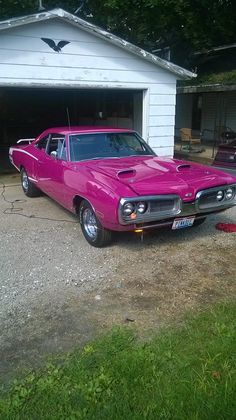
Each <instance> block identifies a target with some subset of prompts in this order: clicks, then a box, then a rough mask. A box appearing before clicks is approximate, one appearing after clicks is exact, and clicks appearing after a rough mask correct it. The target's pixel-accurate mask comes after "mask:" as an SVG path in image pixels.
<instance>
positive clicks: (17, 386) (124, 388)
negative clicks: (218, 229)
mask: <svg viewBox="0 0 236 420" xmlns="http://www.w3.org/2000/svg"><path fill="white" fill-rule="evenodd" d="M235 320H236V305H235V304H233V303H228V304H223V305H218V306H216V307H214V308H213V309H212V310H208V311H207V312H204V313H200V314H199V315H197V316H194V317H193V316H191V317H189V318H188V319H187V320H186V322H185V323H184V325H182V326H181V327H178V328H172V329H166V330H163V331H161V332H160V333H159V334H158V335H157V336H156V337H155V338H153V339H151V340H150V342H148V343H145V344H144V343H140V342H139V341H138V340H137V339H136V337H135V334H134V333H133V332H132V331H130V329H129V328H128V327H127V328H123V329H115V330H113V331H112V332H111V333H110V334H108V335H106V336H104V337H102V338H100V339H97V340H95V341H94V342H92V343H90V344H87V345H86V346H85V347H84V348H83V349H82V350H76V351H74V352H73V353H72V354H70V355H69V356H65V358H64V360H63V363H61V364H59V363H55V364H50V365H47V367H45V369H43V370H41V371H38V372H32V373H30V374H29V375H28V376H27V377H26V378H25V379H24V380H22V381H21V382H15V383H14V384H13V386H12V388H11V390H10V391H8V392H7V393H6V394H3V395H2V396H1V397H0V418H1V419H4V420H7V419H20V420H22V419H27V420H29V419H37V420H38V419H71V420H73V419H96V420H97V419H109V420H113V419H115V420H116V419H122V420H123V419H125V420H127V419H135V420H136V419H140V420H141V419H155V420H156V419H181V420H184V419H188V420H189V419H196V420H197V419H207V420H209V419H216V420H218V419H235V418H236V376H235V373H236V372H235V370H236V369H235V368H236V354H235V349H236V342H235V341H236V340H235V327H236V326H235Z"/></svg>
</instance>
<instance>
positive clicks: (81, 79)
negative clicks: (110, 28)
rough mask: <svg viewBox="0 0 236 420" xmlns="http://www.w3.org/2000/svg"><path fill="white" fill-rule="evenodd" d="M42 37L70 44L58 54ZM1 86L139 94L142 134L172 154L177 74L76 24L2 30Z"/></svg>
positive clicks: (48, 23)
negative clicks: (137, 92)
mask: <svg viewBox="0 0 236 420" xmlns="http://www.w3.org/2000/svg"><path fill="white" fill-rule="evenodd" d="M43 37H45V38H50V39H53V40H54V41H55V42H56V44H57V43H58V42H59V41H60V40H67V41H69V42H70V43H69V44H68V45H66V46H64V47H63V49H62V51H61V52H59V53H58V52H55V51H53V50H52V49H51V48H50V47H49V46H48V45H47V44H46V43H45V42H43V41H42V40H41V38H43ZM0 86H30V87H34V86H35V87H70V88H72V87H73V88H76V87H77V88H104V89H107V88H112V89H114V88H117V89H119V88H122V89H126V88H127V89H136V90H137V89H139V90H143V92H146V93H145V95H144V100H143V123H142V127H143V130H142V131H143V136H144V138H145V139H146V140H148V142H149V143H150V144H151V145H152V146H153V148H154V149H155V151H156V152H157V154H162V155H172V154H173V144H174V116H175V94H176V76H175V75H173V74H172V73H171V72H169V71H168V70H164V69H163V68H161V67H158V66H156V65H154V64H152V63H149V62H147V61H145V60H143V59H142V58H139V57H137V56H135V55H134V54H132V53H130V52H128V51H126V50H125V49H122V48H118V47H117V46H114V45H112V44H111V43H109V42H108V41H105V40H104V39H102V38H100V37H99V36H98V35H92V34H90V33H88V32H86V31H84V30H81V29H79V28H78V27H76V26H73V25H70V24H67V23H65V22H62V21H59V20H57V19H55V21H45V22H39V23H34V24H28V25H25V26H21V27H18V28H14V29H13V28H11V29H7V30H5V31H2V33H1V34H0Z"/></svg>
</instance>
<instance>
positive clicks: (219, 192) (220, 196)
mask: <svg viewBox="0 0 236 420" xmlns="http://www.w3.org/2000/svg"><path fill="white" fill-rule="evenodd" d="M223 198H224V193H223V191H221V190H220V191H218V192H217V194H216V199H217V201H222V200H223Z"/></svg>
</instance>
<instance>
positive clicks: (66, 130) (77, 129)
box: [44, 125, 134, 135]
mask: <svg viewBox="0 0 236 420" xmlns="http://www.w3.org/2000/svg"><path fill="white" fill-rule="evenodd" d="M94 131H95V132H96V133H104V132H106V133H114V132H119V133H120V132H124V131H126V132H133V131H134V130H131V129H127V128H113V127H100V126H99V127H96V126H90V125H88V126H85V125H84V126H72V127H52V128H48V129H47V130H45V131H44V133H45V134H46V133H58V134H64V135H66V134H71V133H82V134H86V133H90V132H94Z"/></svg>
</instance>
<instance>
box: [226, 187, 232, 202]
mask: <svg viewBox="0 0 236 420" xmlns="http://www.w3.org/2000/svg"><path fill="white" fill-rule="evenodd" d="M233 196H234V192H233V188H228V189H227V190H226V191H225V197H226V198H227V200H231V199H232V198H233Z"/></svg>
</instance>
